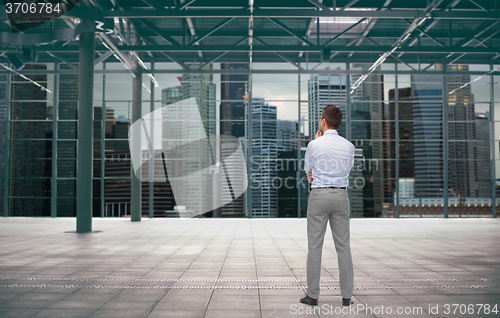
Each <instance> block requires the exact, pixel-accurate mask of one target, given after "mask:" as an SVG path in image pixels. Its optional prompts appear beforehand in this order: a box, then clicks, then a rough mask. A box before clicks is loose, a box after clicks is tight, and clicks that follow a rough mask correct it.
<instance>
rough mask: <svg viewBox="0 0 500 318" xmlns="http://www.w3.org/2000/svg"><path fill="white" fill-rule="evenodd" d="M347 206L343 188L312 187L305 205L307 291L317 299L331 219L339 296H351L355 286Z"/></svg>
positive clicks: (347, 196)
mask: <svg viewBox="0 0 500 318" xmlns="http://www.w3.org/2000/svg"><path fill="white" fill-rule="evenodd" d="M349 220H350V207H349V195H348V193H347V190H346V189H325V188H321V189H318V188H313V189H312V190H311V192H310V193H309V197H308V206H307V240H308V253H307V292H306V294H307V295H309V297H312V298H314V299H318V298H319V282H320V276H321V256H322V253H323V241H324V238H325V232H326V223H327V222H328V221H330V228H331V230H332V236H333V242H334V243H335V250H336V251H337V258H338V264H339V272H340V277H339V280H340V292H341V295H342V298H351V296H352V290H353V288H354V271H353V266H352V257H351V246H350V230H349Z"/></svg>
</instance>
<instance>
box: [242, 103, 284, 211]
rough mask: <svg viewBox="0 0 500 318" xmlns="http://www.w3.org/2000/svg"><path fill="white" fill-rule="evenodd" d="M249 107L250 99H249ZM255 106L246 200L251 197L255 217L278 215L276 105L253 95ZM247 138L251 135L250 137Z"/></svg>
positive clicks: (246, 121) (246, 119)
mask: <svg viewBox="0 0 500 318" xmlns="http://www.w3.org/2000/svg"><path fill="white" fill-rule="evenodd" d="M246 104H247V105H246V107H248V102H246ZM252 104H253V107H252V157H251V158H249V157H248V152H247V156H246V157H247V160H250V162H251V167H252V170H251V176H252V177H251V180H250V187H249V189H248V190H247V192H246V198H247V202H248V200H249V199H251V200H252V217H277V216H278V206H277V205H278V202H277V187H276V186H274V185H273V182H274V181H275V178H276V177H277V171H276V159H277V154H278V146H277V143H276V139H277V124H276V111H277V110H276V106H271V105H269V104H267V103H265V100H264V98H254V99H253V103H252ZM247 113H248V111H245V131H246V135H247V136H248V115H247ZM247 139H248V137H247Z"/></svg>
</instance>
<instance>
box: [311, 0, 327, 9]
mask: <svg viewBox="0 0 500 318" xmlns="http://www.w3.org/2000/svg"><path fill="white" fill-rule="evenodd" d="M308 1H309V2H310V3H312V4H314V5H315V6H317V7H318V8H319V9H321V10H325V11H330V8H328V7H327V6H325V5H324V4H323V3H321V2H320V1H318V0H308Z"/></svg>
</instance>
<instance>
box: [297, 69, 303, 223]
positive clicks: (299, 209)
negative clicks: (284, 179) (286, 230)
mask: <svg viewBox="0 0 500 318" xmlns="http://www.w3.org/2000/svg"><path fill="white" fill-rule="evenodd" d="M299 66H300V63H299ZM297 83H298V88H297V89H298V98H297V99H298V100H299V103H298V107H297V108H298V125H297V138H298V140H297V141H298V145H297V175H296V178H297V182H296V183H295V184H296V185H297V217H298V218H299V219H300V218H301V216H302V195H301V194H302V193H301V192H302V184H301V183H299V180H301V179H302V177H304V174H303V173H304V172H303V171H301V170H300V159H301V157H302V153H301V152H302V150H301V145H302V138H301V136H302V134H301V133H300V125H301V122H300V102H301V100H300V73H299V74H298V75H297Z"/></svg>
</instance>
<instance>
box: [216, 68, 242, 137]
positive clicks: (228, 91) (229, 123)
mask: <svg viewBox="0 0 500 318" xmlns="http://www.w3.org/2000/svg"><path fill="white" fill-rule="evenodd" d="M221 69H222V70H242V71H244V72H247V71H248V63H221ZM247 84H248V74H224V73H222V74H221V86H220V92H221V94H220V96H221V100H222V101H221V104H220V134H221V135H229V136H234V137H238V138H239V137H243V136H245V123H244V122H243V120H244V119H245V102H244V98H243V96H244V95H245V94H246V85H247Z"/></svg>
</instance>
